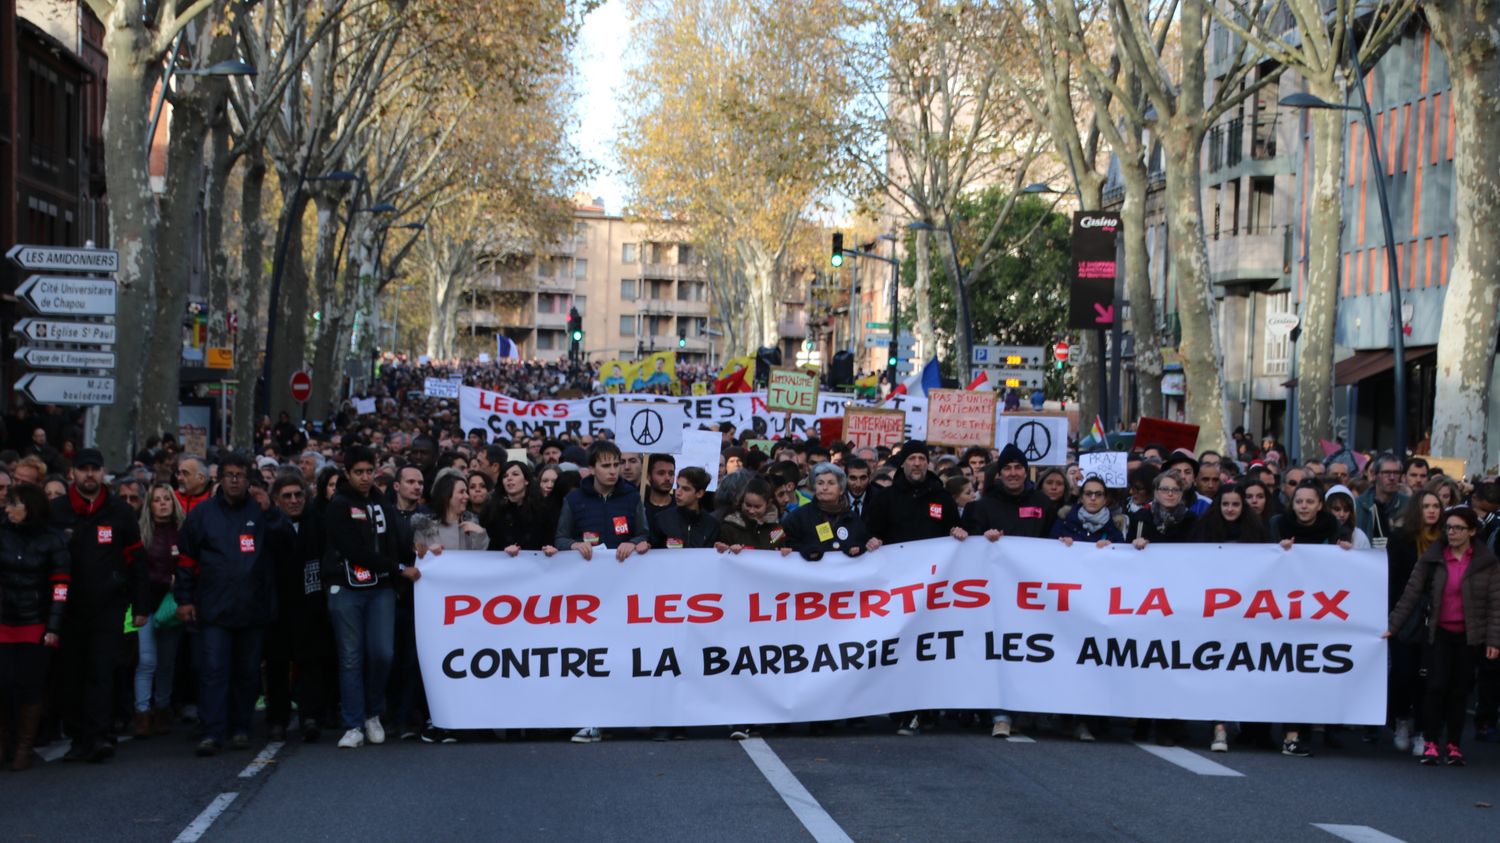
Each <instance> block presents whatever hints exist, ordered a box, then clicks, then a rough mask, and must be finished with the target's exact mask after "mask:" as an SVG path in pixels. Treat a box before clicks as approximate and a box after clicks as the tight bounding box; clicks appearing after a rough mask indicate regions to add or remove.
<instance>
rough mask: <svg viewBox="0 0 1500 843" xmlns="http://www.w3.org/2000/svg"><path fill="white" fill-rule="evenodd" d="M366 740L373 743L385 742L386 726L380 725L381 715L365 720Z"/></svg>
mask: <svg viewBox="0 0 1500 843" xmlns="http://www.w3.org/2000/svg"><path fill="white" fill-rule="evenodd" d="M365 740H367V741H369V742H370V743H373V744H382V743H385V727H384V726H382V725H380V718H379V717H371V718H370V719H368V720H366V721H365Z"/></svg>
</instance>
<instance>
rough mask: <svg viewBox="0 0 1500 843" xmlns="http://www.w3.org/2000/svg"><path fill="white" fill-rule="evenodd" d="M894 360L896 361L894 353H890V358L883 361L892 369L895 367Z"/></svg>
mask: <svg viewBox="0 0 1500 843" xmlns="http://www.w3.org/2000/svg"><path fill="white" fill-rule="evenodd" d="M896 362H897V361H896V355H894V354H892V355H891V356H890V358H889V359H887V360H886V361H885V365H887V366H889V367H891V368H892V369H894V368H896Z"/></svg>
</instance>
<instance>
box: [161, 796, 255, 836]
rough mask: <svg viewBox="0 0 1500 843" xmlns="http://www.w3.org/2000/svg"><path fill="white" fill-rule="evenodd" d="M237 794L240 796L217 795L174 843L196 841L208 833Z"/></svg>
mask: <svg viewBox="0 0 1500 843" xmlns="http://www.w3.org/2000/svg"><path fill="white" fill-rule="evenodd" d="M236 796H239V794H238V793H221V794H219V795H218V796H215V797H214V801H212V802H210V803H208V807H207V808H204V809H203V813H201V814H199V815H198V817H197V818H196V819H194V820H193V821H192V822H190V823H188V827H187V828H184V829H183V830H182V833H181V834H179V835H177V837H176V839H174V840H173V841H172V843H196V841H198V840H199V839H201V838H202V837H203V835H205V834H207V833H208V827H209V826H211V825H213V824H214V820H216V819H218V818H219V815H220V814H222V813H224V810H225V809H226V808H228V807H229V803H231V802H233V801H234V798H235V797H236Z"/></svg>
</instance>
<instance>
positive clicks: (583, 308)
mask: <svg viewBox="0 0 1500 843" xmlns="http://www.w3.org/2000/svg"><path fill="white" fill-rule="evenodd" d="M588 303H589V300H588V299H586V298H584V297H583V296H574V297H573V307H576V308H578V315H579V316H585V315H587V314H588V312H589V309H588Z"/></svg>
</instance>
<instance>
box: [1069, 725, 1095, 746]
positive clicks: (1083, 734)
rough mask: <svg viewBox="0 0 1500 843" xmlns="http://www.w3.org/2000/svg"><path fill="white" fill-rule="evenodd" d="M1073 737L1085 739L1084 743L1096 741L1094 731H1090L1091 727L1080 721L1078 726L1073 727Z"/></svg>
mask: <svg viewBox="0 0 1500 843" xmlns="http://www.w3.org/2000/svg"><path fill="white" fill-rule="evenodd" d="M1073 737H1075V738H1077V739H1078V740H1081V741H1083V742H1084V743H1093V742H1094V733H1093V732H1091V731H1089V727H1088V726H1087V725H1085V724H1083V723H1079V724H1078V725H1077V726H1074V727H1073Z"/></svg>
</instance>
